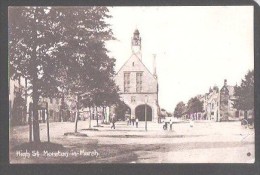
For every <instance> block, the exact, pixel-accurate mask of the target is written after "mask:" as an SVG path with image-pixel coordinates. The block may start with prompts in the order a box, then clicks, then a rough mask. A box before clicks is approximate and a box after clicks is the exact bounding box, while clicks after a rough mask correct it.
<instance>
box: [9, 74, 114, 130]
mask: <svg viewBox="0 0 260 175" xmlns="http://www.w3.org/2000/svg"><path fill="white" fill-rule="evenodd" d="M27 83H28V82H27V80H26V79H25V78H23V77H20V78H19V79H17V80H12V79H10V80H9V119H10V124H11V125H22V124H27V123H28V120H29V106H30V103H32V98H31V97H30V96H29V95H28V93H29V91H28V90H27ZM41 102H47V103H48V111H47V110H42V109H41V108H39V110H38V118H39V121H40V122H45V120H46V117H47V112H48V115H49V121H50V122H61V121H74V119H75V116H76V112H77V109H76V97H75V96H73V95H66V96H65V99H64V103H63V102H62V98H57V97H56V98H42V97H41V98H40V99H39V103H41ZM62 104H64V105H65V106H66V107H64V108H62ZM79 113H80V119H82V120H86V119H89V118H90V117H91V118H92V119H96V118H97V117H98V118H99V119H100V120H102V121H104V120H105V121H106V122H108V120H109V119H108V115H106V114H108V113H109V108H105V109H103V108H97V109H94V108H91V109H89V108H85V109H80V112H79Z"/></svg>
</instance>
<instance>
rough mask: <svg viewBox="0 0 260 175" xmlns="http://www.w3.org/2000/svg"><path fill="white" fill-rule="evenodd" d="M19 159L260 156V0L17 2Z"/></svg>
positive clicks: (15, 142)
mask: <svg viewBox="0 0 260 175" xmlns="http://www.w3.org/2000/svg"><path fill="white" fill-rule="evenodd" d="M8 47H9V49H8V54H9V121H10V130H9V159H10V163H11V164H64V163H66V164H67V163H73V164H88V163H249V164H251V163H254V162H255V129H254V123H255V122H254V118H255V114H254V7H253V6H150V7H148V6H147V7H144V6H120V7H119V6H9V8H8Z"/></svg>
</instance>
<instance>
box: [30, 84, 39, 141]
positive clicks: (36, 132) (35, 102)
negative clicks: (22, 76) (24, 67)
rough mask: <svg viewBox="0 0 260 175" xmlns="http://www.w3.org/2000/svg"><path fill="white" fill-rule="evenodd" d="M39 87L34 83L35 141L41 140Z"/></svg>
mask: <svg viewBox="0 0 260 175" xmlns="http://www.w3.org/2000/svg"><path fill="white" fill-rule="evenodd" d="M34 82H35V81H34ZM37 91H38V89H37V87H36V86H35V83H34V84H33V95H32V97H33V142H40V127H39V118H38V102H39V94H38V92H37Z"/></svg>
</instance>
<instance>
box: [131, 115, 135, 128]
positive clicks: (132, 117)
mask: <svg viewBox="0 0 260 175" xmlns="http://www.w3.org/2000/svg"><path fill="white" fill-rule="evenodd" d="M131 120H132V124H133V126H134V125H135V117H134V116H131Z"/></svg>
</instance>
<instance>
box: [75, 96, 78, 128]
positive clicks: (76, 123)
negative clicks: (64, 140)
mask: <svg viewBox="0 0 260 175" xmlns="http://www.w3.org/2000/svg"><path fill="white" fill-rule="evenodd" d="M78 118H79V95H77V112H76V116H75V131H74V132H75V133H76V132H78Z"/></svg>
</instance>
